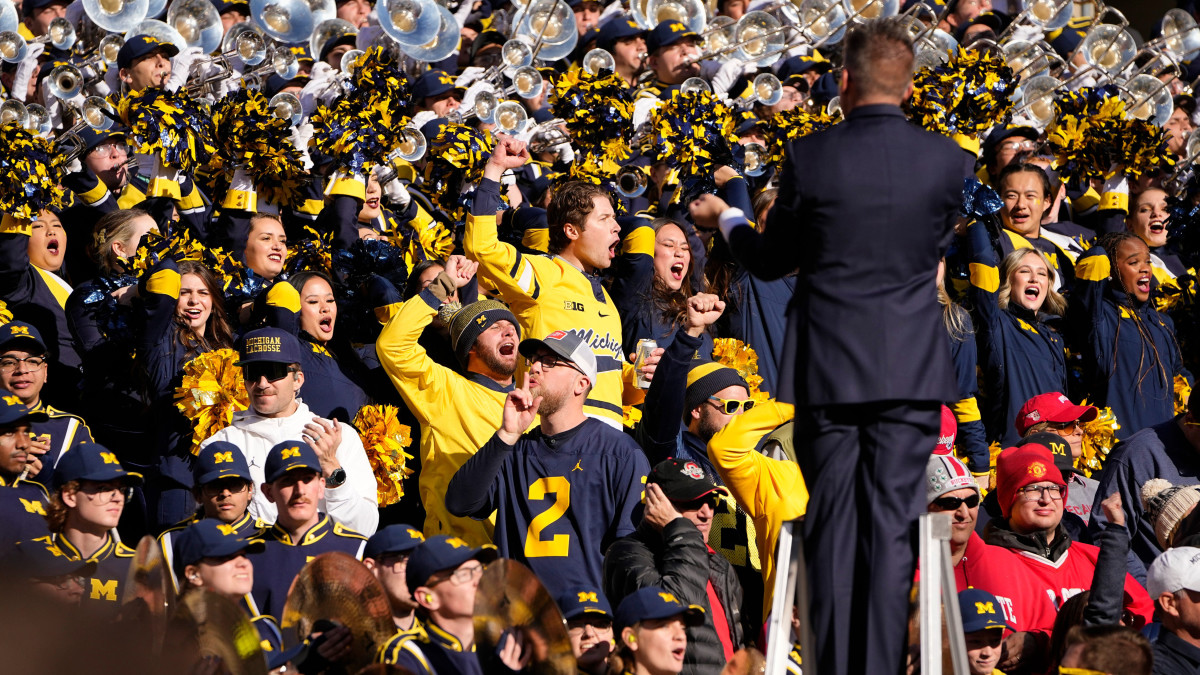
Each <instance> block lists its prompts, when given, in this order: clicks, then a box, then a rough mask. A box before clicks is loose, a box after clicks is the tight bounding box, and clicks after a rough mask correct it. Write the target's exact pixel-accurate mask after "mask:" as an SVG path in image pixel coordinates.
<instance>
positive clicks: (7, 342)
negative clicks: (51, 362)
mask: <svg viewBox="0 0 1200 675" xmlns="http://www.w3.org/2000/svg"><path fill="white" fill-rule="evenodd" d="M10 349H19V350H21V351H24V352H29V353H30V354H45V353H46V342H45V340H42V334H41V333H39V332H38V329H37V328H34V327H33V325H32V324H28V323H25V322H24V321H10V322H8V323H6V324H4V325H3V326H0V352H4V351H8V350H10Z"/></svg>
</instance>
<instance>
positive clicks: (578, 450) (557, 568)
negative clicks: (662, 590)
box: [446, 418, 650, 597]
mask: <svg viewBox="0 0 1200 675" xmlns="http://www.w3.org/2000/svg"><path fill="white" fill-rule="evenodd" d="M649 473H650V464H649V462H648V461H647V460H646V456H645V455H644V454H643V453H642V450H641V448H639V447H638V445H637V443H636V442H635V441H634V440H633V439H632V438H630V437H629V436H626V435H625V434H624V433H622V432H620V431H617V430H616V429H613V428H612V427H610V426H608V425H607V424H606V423H605V422H603V421H600V420H598V419H595V418H588V419H587V420H585V421H584V422H583V423H582V424H580V425H579V426H577V427H575V428H573V429H570V430H568V431H564V432H562V433H559V434H556V435H554V436H546V435H544V434H543V433H542V431H541V429H534V430H533V431H530V432H529V433H527V434H525V435H524V436H522V437H521V438H520V440H518V441H517V443H516V445H508V444H506V443H504V441H502V440H500V438H499V436H492V438H491V440H489V441H488V442H487V444H486V445H484V446H483V447H482V448H480V449H479V452H477V453H476V454H475V456H474V457H472V458H471V459H469V460H468V461H467V463H466V464H464V465H463V466H462V468H461V469H459V470H458V472H457V473H456V474H455V475H454V478H453V479H452V480H451V481H450V487H449V490H448V491H447V494H446V507H447V508H448V509H449V510H450V512H451V513H453V514H454V515H456V516H470V517H472V518H486V517H488V515H490V514H491V513H492V512H493V511H495V512H496V530H495V538H494V540H495V543H496V546H497V547H499V549H500V555H501V556H503V557H505V558H512V559H514V560H519V561H521V562H522V563H524V564H525V565H528V566H529V568H530V569H532V570H533V571H534V573H535V574H537V576H538V578H540V579H541V580H542V583H543V584H544V585H545V586H546V589H547V590H548V591H550V595H551V597H558V595H560V594H562V593H563V592H564V591H566V590H568V589H570V588H571V587H572V586H587V587H591V588H603V582H604V573H603V569H604V551H605V550H606V549H607V548H608V545H609V544H611V543H612V542H614V541H616V540H617V539H620V538H621V537H624V536H625V535H627V534H630V533H632V532H633V531H634V529H636V526H637V523H638V521H640V520H641V513H640V509H638V506H639V505H640V504H641V501H642V493H643V490H644V488H645V484H646V475H647V474H649Z"/></svg>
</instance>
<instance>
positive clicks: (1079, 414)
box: [1014, 391, 1100, 436]
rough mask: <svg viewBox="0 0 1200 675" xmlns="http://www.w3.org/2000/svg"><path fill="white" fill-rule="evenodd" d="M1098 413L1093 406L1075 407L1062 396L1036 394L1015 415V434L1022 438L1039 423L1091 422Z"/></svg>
mask: <svg viewBox="0 0 1200 675" xmlns="http://www.w3.org/2000/svg"><path fill="white" fill-rule="evenodd" d="M1099 414H1100V411H1099V410H1097V409H1096V407H1095V406H1090V405H1075V404H1074V403H1071V399H1069V398H1067V397H1066V396H1064V395H1063V394H1061V393H1059V392H1057V391H1052V392H1050V393H1048V394H1038V395H1037V396H1034V397H1033V398H1031V399H1029V400H1028V401H1025V405H1023V406H1021V411H1020V412H1018V413H1017V421H1016V422H1014V424H1015V425H1016V427H1017V433H1019V434H1021V435H1022V436H1024V435H1025V432H1026V431H1028V430H1029V428H1030V427H1032V426H1033V425H1035V424H1039V423H1041V422H1055V423H1062V422H1074V421H1076V420H1079V421H1080V422H1091V421H1092V420H1094V419H1096V416H1097V415H1099Z"/></svg>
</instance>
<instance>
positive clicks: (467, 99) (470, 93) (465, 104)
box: [456, 78, 499, 114]
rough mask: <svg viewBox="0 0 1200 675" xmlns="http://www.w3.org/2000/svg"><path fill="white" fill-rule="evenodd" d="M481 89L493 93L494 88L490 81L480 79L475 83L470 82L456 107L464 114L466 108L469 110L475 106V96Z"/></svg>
mask: <svg viewBox="0 0 1200 675" xmlns="http://www.w3.org/2000/svg"><path fill="white" fill-rule="evenodd" d="M460 79H461V78H460ZM456 86H457V85H456ZM481 91H490V92H492V93H495V91H496V89H495V87H493V86H492V83H491V82H484V81H482V80H480V81H478V82H476V83H475V84H472V85H471V86H469V87H467V90H466V91H465V92H463V97H462V101H461V102H459V104H458V109H459V110H461V111H462V112H463V113H464V114H465V113H466V112H467V111H468V110H471V109H472V108H474V107H475V97H476V96H479V92H481ZM497 98H499V97H497Z"/></svg>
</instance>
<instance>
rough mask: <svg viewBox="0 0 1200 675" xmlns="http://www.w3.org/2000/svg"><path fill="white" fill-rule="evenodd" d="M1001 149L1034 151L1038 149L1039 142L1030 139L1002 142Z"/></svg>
mask: <svg viewBox="0 0 1200 675" xmlns="http://www.w3.org/2000/svg"><path fill="white" fill-rule="evenodd" d="M1000 149H1001V150H1012V151H1014V152H1033V151H1034V150H1037V143H1034V142H1033V141H1031V140H1029V139H1025V140H1023V141H1008V142H1006V143H1001V144H1000Z"/></svg>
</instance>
